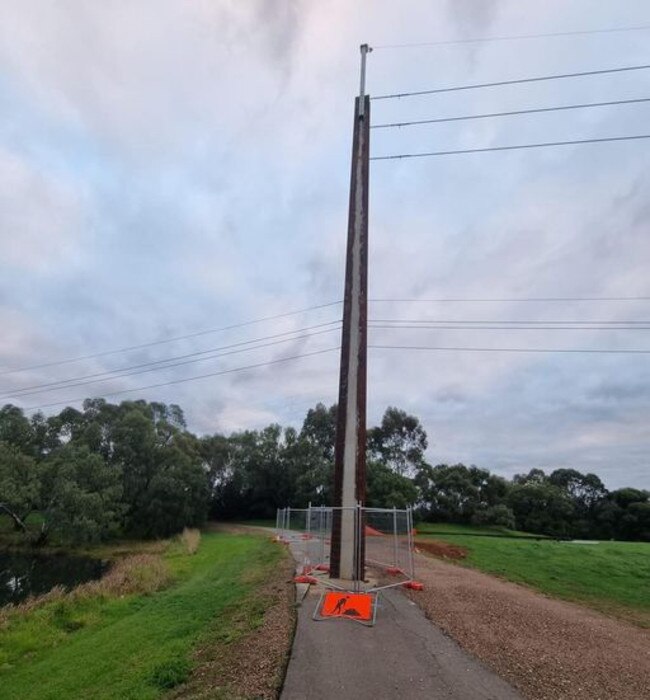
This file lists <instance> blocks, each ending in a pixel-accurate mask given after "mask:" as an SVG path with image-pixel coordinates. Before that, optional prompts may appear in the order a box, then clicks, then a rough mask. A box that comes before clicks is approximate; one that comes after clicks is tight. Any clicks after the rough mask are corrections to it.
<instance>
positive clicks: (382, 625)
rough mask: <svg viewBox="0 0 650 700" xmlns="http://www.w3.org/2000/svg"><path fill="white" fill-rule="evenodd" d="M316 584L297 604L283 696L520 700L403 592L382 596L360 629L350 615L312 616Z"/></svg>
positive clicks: (309, 699)
mask: <svg viewBox="0 0 650 700" xmlns="http://www.w3.org/2000/svg"><path fill="white" fill-rule="evenodd" d="M318 588H319V587H316V586H312V587H311V589H312V590H310V591H309V592H308V593H307V595H306V597H305V598H304V600H303V601H302V603H301V605H300V607H299V608H298V624H297V628H296V636H295V639H294V643H293V650H292V652H291V659H290V661H289V667H288V670H287V676H286V680H285V684H284V689H283V691H282V695H281V698H282V700H320V699H321V698H322V699H323V700H326V699H327V700H348V698H349V699H352V698H355V700H365V699H366V698H382V699H385V698H409V700H419V699H420V698H422V699H424V698H426V699H427V700H432V698H456V699H457V700H474V699H476V700H483V699H487V698H490V699H493V700H521V696H520V695H519V694H518V693H517V692H516V691H515V690H514V689H513V688H512V687H511V686H510V685H509V684H508V683H506V682H505V681H504V680H502V679H501V678H499V677H498V676H496V675H495V674H494V673H492V672H491V671H489V670H488V669H487V668H485V667H484V666H483V665H482V664H481V663H480V662H479V661H477V660H476V659H474V658H473V657H471V656H469V655H468V654H467V653H466V652H464V651H463V650H462V649H461V648H460V647H459V646H458V645H457V644H456V643H455V642H454V641H453V640H451V639H450V638H449V637H446V636H445V635H444V634H443V633H442V632H441V631H440V630H439V629H438V628H437V627H435V626H434V625H433V624H432V623H431V622H429V620H427V619H426V617H425V616H424V614H423V613H422V612H421V610H420V609H419V608H418V606H417V605H415V603H413V602H411V601H410V600H409V599H408V598H407V597H406V596H405V595H403V594H402V593H401V592H400V591H398V590H387V591H385V592H383V593H381V594H380V596H379V601H378V609H377V622H376V624H375V626H374V627H365V626H363V625H361V624H359V623H357V622H354V621H352V620H343V619H334V620H324V621H320V622H316V621H314V620H313V619H312V615H313V613H314V609H315V607H316V605H317V604H318V600H319V597H320V590H314V589H318Z"/></svg>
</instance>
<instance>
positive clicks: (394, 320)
mask: <svg viewBox="0 0 650 700" xmlns="http://www.w3.org/2000/svg"><path fill="white" fill-rule="evenodd" d="M368 322H369V323H454V324H456V323H472V324H493V323H509V324H517V323H523V324H533V323H549V324H569V325H578V324H593V325H605V324H613V325H619V324H640V325H643V324H645V325H650V321H640V320H633V321H611V320H606V321H597V320H593V321H585V320H582V319H581V320H577V321H570V320H550V319H541V320H540V319H532V320H530V319H529V320H523V319H518V320H512V321H511V320H505V319H496V320H487V321H485V320H483V321H481V320H472V319H464V320H461V321H450V320H449V319H444V318H443V319H431V318H423V319H417V318H413V319H407V318H373V319H369V320H368Z"/></svg>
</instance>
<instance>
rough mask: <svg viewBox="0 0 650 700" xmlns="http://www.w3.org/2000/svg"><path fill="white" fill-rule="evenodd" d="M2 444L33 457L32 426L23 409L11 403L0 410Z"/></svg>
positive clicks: (0, 440)
mask: <svg viewBox="0 0 650 700" xmlns="http://www.w3.org/2000/svg"><path fill="white" fill-rule="evenodd" d="M0 442H5V443H7V444H8V445H11V446H12V447H15V448H16V449H17V450H19V451H20V452H21V453H22V454H27V455H33V453H34V435H33V433H32V426H31V425H30V422H29V420H28V419H27V418H26V417H25V415H24V413H23V410H22V408H18V406H13V405H12V404H10V403H8V404H6V405H5V406H3V407H2V408H0Z"/></svg>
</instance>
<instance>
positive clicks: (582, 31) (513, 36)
mask: <svg viewBox="0 0 650 700" xmlns="http://www.w3.org/2000/svg"><path fill="white" fill-rule="evenodd" d="M647 29H650V24H638V25H634V26H630V27H612V28H608V29H578V30H574V31H568V32H544V33H540V34H511V35H506V36H486V37H480V38H474V39H440V40H438V41H420V42H415V43H411V44H373V45H372V48H373V50H376V49H379V50H381V49H417V48H424V47H428V46H453V45H456V44H483V43H487V42H492V41H518V40H520V39H547V38H551V37H562V36H581V35H587V34H615V33H618V32H639V31H644V30H647Z"/></svg>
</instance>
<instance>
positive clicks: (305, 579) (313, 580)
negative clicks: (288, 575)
mask: <svg viewBox="0 0 650 700" xmlns="http://www.w3.org/2000/svg"><path fill="white" fill-rule="evenodd" d="M293 582H294V583H318V579H317V578H314V577H313V576H305V575H304V574H302V575H301V576H294V577H293Z"/></svg>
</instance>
